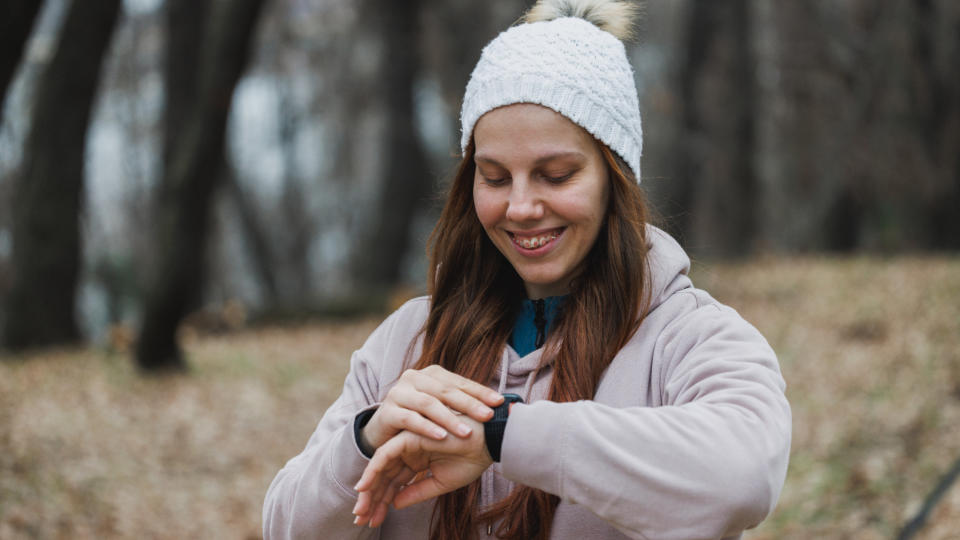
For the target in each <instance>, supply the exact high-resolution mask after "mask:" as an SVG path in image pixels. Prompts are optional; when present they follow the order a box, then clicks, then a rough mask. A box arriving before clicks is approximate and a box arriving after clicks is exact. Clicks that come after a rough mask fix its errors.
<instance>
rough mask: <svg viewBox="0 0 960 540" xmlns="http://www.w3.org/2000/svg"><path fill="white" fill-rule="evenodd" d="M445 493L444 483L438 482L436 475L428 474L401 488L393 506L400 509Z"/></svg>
mask: <svg viewBox="0 0 960 540" xmlns="http://www.w3.org/2000/svg"><path fill="white" fill-rule="evenodd" d="M443 493H444V488H443V485H441V484H440V483H439V482H437V480H436V479H435V478H434V477H432V476H428V477H426V478H423V479H422V480H417V481H416V482H414V483H412V484H410V485H409V486H407V487H405V488H403V489H402V490H400V492H399V493H397V496H396V497H394V499H393V507H394V508H396V509H397V510H400V509H403V508H406V507H408V506H412V505H414V504H417V503H419V502H423V501H426V500H429V499H432V498H434V497H438V496H440V495H442V494H443Z"/></svg>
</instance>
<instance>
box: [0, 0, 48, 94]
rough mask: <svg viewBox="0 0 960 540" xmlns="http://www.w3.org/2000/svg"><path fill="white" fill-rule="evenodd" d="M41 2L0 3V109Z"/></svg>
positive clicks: (24, 0) (14, 0) (33, 0)
mask: <svg viewBox="0 0 960 540" xmlns="http://www.w3.org/2000/svg"><path fill="white" fill-rule="evenodd" d="M42 4H43V2H42V1H41V0H7V1H6V2H4V3H3V4H0V110H3V103H4V100H5V99H6V97H7V88H8V87H9V86H10V81H11V80H13V74H14V73H15V72H16V70H17V66H18V65H19V64H20V56H21V55H22V54H23V46H24V45H25V44H26V42H27V38H28V37H30V31H31V30H32V29H33V21H34V20H35V19H36V18H37V13H39V11H40V6H41V5H42Z"/></svg>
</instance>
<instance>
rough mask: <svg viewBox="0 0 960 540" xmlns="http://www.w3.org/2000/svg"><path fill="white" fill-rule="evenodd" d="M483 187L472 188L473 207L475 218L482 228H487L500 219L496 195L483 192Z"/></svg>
mask: <svg viewBox="0 0 960 540" xmlns="http://www.w3.org/2000/svg"><path fill="white" fill-rule="evenodd" d="M485 191H486V190H484V189H483V188H479V189H477V188H474V190H473V208H474V210H475V211H476V212H477V219H478V220H480V224H481V225H483V228H484V229H489V228H491V227H493V226H494V225H496V224H497V222H498V221H500V214H501V212H500V210H499V206H500V205H499V203H498V202H497V200H496V197H493V196H491V194H490V193H485Z"/></svg>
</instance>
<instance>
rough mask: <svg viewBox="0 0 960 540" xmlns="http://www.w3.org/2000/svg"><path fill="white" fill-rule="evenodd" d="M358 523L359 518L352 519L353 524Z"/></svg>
mask: <svg viewBox="0 0 960 540" xmlns="http://www.w3.org/2000/svg"><path fill="white" fill-rule="evenodd" d="M358 523H360V516H357V517H355V518H353V524H354V525H357V524H358Z"/></svg>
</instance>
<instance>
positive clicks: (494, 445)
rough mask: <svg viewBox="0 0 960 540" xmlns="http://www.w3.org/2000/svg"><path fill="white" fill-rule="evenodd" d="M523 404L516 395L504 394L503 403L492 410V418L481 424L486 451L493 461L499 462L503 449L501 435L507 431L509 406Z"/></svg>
mask: <svg viewBox="0 0 960 540" xmlns="http://www.w3.org/2000/svg"><path fill="white" fill-rule="evenodd" d="M512 403H523V398H522V397H520V396H518V395H516V394H504V395H503V403H501V404H500V405H498V406H497V407H496V408H495V409H493V418H491V419H489V420H487V421H486V422H484V423H483V436H484V439H485V440H486V443H487V451H488V452H490V457H491V458H493V461H495V462H497V463H499V462H500V449H501V448H502V447H503V434H504V432H505V431H506V430H507V417H508V416H510V404H512Z"/></svg>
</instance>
